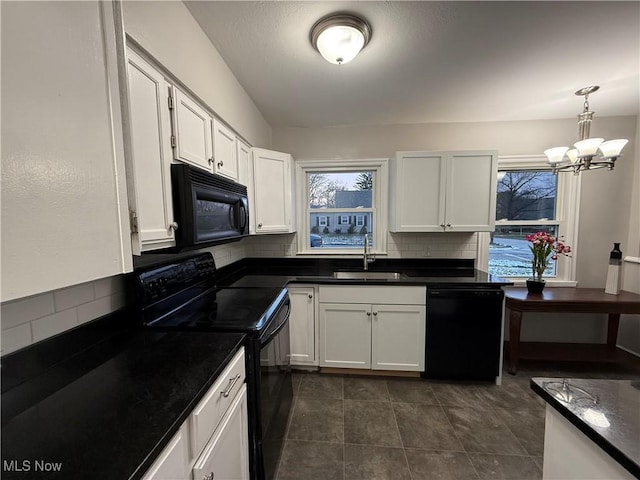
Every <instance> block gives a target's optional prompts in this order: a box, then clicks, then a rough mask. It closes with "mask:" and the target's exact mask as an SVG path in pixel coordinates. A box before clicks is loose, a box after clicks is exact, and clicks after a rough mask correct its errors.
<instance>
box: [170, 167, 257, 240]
mask: <svg viewBox="0 0 640 480" xmlns="http://www.w3.org/2000/svg"><path fill="white" fill-rule="evenodd" d="M171 185H172V191H173V210H174V214H175V218H176V221H177V222H178V229H177V230H176V247H178V248H184V247H206V246H209V245H216V244H221V243H227V242H232V241H236V240H240V239H241V238H243V237H246V236H247V235H249V202H248V200H247V187H245V186H244V185H241V184H239V183H237V182H234V181H233V180H229V179H227V178H225V177H222V176H220V175H215V174H212V173H209V172H206V171H204V170H201V169H199V168H196V167H192V166H190V165H187V164H173V165H171Z"/></svg>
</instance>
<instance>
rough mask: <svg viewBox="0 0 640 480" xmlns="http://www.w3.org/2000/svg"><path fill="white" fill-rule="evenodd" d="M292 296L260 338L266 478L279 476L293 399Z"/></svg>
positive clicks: (262, 424) (261, 413)
mask: <svg viewBox="0 0 640 480" xmlns="http://www.w3.org/2000/svg"><path fill="white" fill-rule="evenodd" d="M290 309H291V304H290V301H289V298H288V297H287V298H286V300H285V301H284V302H283V304H282V305H281V307H280V309H279V310H278V312H277V314H276V317H275V318H274V319H273V321H272V322H271V324H270V327H269V328H268V329H267V331H265V332H264V334H263V335H262V336H261V338H260V424H261V427H262V442H261V443H262V457H263V467H264V472H263V473H264V476H263V477H262V478H264V479H265V480H271V479H273V478H275V474H276V468H277V466H278V460H279V458H280V452H281V450H282V447H283V446H284V438H285V434H286V429H287V423H288V420H289V411H290V410H291V404H292V400H293V386H292V383H291V365H290V347H289V312H290Z"/></svg>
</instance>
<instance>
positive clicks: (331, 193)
mask: <svg viewBox="0 0 640 480" xmlns="http://www.w3.org/2000/svg"><path fill="white" fill-rule="evenodd" d="M374 179H375V172H373V171H354V172H335V173H334V172H321V171H320V172H307V191H308V201H309V204H308V215H309V233H310V235H309V241H310V247H311V248H312V249H316V248H317V249H351V248H358V249H361V248H363V246H364V235H365V234H367V233H371V232H373V227H374V225H373V223H374V201H373V188H374Z"/></svg>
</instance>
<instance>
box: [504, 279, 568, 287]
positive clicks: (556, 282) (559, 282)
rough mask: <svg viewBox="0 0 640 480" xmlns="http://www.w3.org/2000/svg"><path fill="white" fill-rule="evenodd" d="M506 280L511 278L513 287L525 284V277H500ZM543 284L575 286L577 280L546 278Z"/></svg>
mask: <svg viewBox="0 0 640 480" xmlns="http://www.w3.org/2000/svg"><path fill="white" fill-rule="evenodd" d="M502 278H504V279H506V280H511V281H512V282H513V286H514V287H525V286H526V285H527V279H526V278H509V277H502ZM545 286H547V287H577V286H578V282H576V281H572V280H546V281H545Z"/></svg>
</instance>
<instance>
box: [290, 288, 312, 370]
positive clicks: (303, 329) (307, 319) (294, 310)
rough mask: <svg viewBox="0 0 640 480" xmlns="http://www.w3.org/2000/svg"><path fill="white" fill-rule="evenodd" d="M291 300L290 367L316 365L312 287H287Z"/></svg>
mask: <svg viewBox="0 0 640 480" xmlns="http://www.w3.org/2000/svg"><path fill="white" fill-rule="evenodd" d="M288 290H289V298H290V299H291V316H290V318H289V335H290V339H291V364H292V365H318V359H317V357H316V348H315V345H316V341H315V338H316V316H315V311H316V309H315V302H316V299H315V297H316V295H315V289H314V288H313V287H288Z"/></svg>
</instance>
